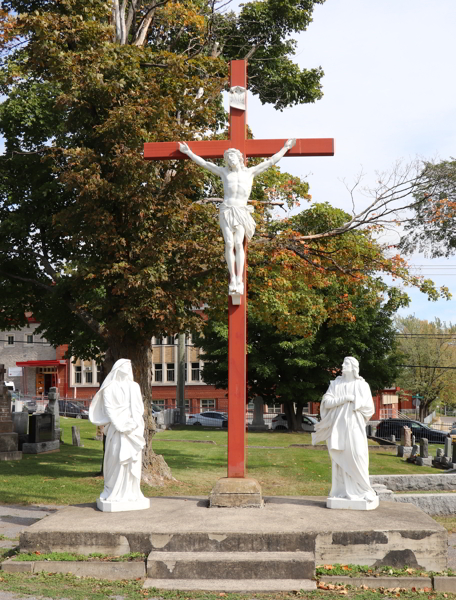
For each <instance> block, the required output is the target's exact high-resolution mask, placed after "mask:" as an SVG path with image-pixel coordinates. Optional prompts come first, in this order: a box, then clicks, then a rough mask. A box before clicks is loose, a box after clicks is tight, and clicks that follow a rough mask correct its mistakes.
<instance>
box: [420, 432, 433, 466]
mask: <svg viewBox="0 0 456 600" xmlns="http://www.w3.org/2000/svg"><path fill="white" fill-rule="evenodd" d="M416 464H417V465H418V466H420V467H432V456H429V440H428V439H427V438H421V441H420V455H419V456H418V457H417V459H416Z"/></svg>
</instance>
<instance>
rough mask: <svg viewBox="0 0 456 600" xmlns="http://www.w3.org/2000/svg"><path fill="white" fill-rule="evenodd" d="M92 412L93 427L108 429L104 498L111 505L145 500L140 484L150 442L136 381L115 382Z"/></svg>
mask: <svg viewBox="0 0 456 600" xmlns="http://www.w3.org/2000/svg"><path fill="white" fill-rule="evenodd" d="M92 405H93V403H92ZM90 408H91V411H90V420H91V421H92V423H95V425H104V426H105V427H104V432H105V435H106V445H105V458H104V464H103V470H104V490H103V492H102V493H101V495H100V498H101V499H102V500H108V501H110V502H132V501H136V500H139V499H142V498H144V496H143V494H142V492H141V489H140V482H141V457H142V449H143V448H144V446H145V444H146V442H145V439H144V418H143V414H144V405H143V401H142V397H141V391H140V388H139V385H138V384H137V383H135V382H133V381H116V380H114V381H113V382H112V383H111V384H110V385H109V386H107V387H106V389H104V390H103V392H102V395H101V398H100V399H99V400H98V401H97V402H96V404H95V406H93V408H92V406H91V407H90ZM132 422H133V423H134V425H135V428H134V429H133V430H132V431H129V432H125V427H126V426H128V429H129V428H130V426H131V424H132Z"/></svg>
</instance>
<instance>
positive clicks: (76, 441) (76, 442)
mask: <svg viewBox="0 0 456 600" xmlns="http://www.w3.org/2000/svg"><path fill="white" fill-rule="evenodd" d="M71 437H72V438H73V446H82V444H81V432H80V431H79V427H76V426H74V425H73V427H72V428H71Z"/></svg>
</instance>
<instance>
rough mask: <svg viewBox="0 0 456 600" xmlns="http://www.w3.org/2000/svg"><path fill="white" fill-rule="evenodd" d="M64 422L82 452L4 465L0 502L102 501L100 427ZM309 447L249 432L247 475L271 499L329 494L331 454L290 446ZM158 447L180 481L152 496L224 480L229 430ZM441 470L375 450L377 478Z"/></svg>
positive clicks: (305, 438)
mask: <svg viewBox="0 0 456 600" xmlns="http://www.w3.org/2000/svg"><path fill="white" fill-rule="evenodd" d="M60 421H61V426H62V428H63V430H64V438H63V439H64V440H65V441H67V442H69V441H71V426H72V425H73V426H74V425H76V426H77V427H79V428H80V433H81V442H82V443H83V444H84V447H82V448H78V447H76V446H72V445H70V444H69V443H66V444H63V445H62V446H61V448H60V452H52V453H49V454H38V455H31V454H28V455H27V454H24V455H23V459H22V460H21V461H5V462H3V461H2V462H0V503H2V504H45V505H50V504H78V503H84V502H94V501H95V500H96V499H97V497H98V495H99V494H100V492H101V490H102V489H103V479H102V477H101V476H100V465H101V460H102V443H101V442H99V441H96V440H94V439H93V438H94V437H95V426H94V425H92V424H91V423H90V422H88V421H86V420H75V419H70V418H65V417H61V419H60ZM174 440H183V441H174ZM195 440H196V441H209V442H215V444H201V443H194V441H195ZM310 443H311V439H310V434H301V433H275V432H273V433H271V432H269V433H268V432H265V433H249V434H248V435H247V444H248V446H249V448H248V458H247V470H248V475H249V476H251V477H255V478H256V479H258V481H259V482H260V483H261V486H262V489H263V493H264V494H265V495H266V496H268V495H277V496H293V495H303V496H306V495H308V496H325V495H326V494H327V493H328V491H329V488H330V482H331V472H330V459H329V456H328V453H327V451H326V450H316V449H313V448H299V447H297V448H290V445H291V444H310ZM153 447H154V450H155V452H157V453H158V454H162V455H163V456H164V458H165V460H166V462H167V463H168V465H169V466H170V467H171V470H172V473H173V475H174V477H175V478H176V480H177V481H176V482H171V483H168V484H166V485H164V486H162V487H158V488H152V487H148V486H144V488H143V491H144V493H145V495H146V496H167V495H176V496H185V495H193V496H200V495H201V496H207V495H208V494H209V492H210V491H211V489H212V487H213V485H214V483H215V481H216V480H217V479H219V478H220V477H225V476H226V460H227V432H226V431H220V430H212V429H207V428H196V427H187V428H185V427H183V428H179V429H176V430H173V431H164V432H161V433H159V434H157V435H156V436H155V437H154V439H153ZM435 472H436V471H435V470H433V469H431V468H428V467H422V468H419V467H416V466H415V465H412V464H409V463H404V462H403V461H401V460H400V459H399V458H397V457H396V456H392V455H391V454H380V453H375V452H371V453H370V473H371V474H401V473H435Z"/></svg>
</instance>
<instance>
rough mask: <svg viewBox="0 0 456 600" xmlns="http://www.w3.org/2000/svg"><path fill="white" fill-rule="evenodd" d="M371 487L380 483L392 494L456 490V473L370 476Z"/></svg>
mask: <svg viewBox="0 0 456 600" xmlns="http://www.w3.org/2000/svg"><path fill="white" fill-rule="evenodd" d="M369 479H370V483H371V485H372V484H374V483H381V484H383V485H386V487H387V488H388V489H389V490H393V492H407V491H413V490H417V491H418V490H424V491H425V490H429V491H433V490H456V473H450V472H447V473H436V474H433V473H430V474H426V473H424V474H422V473H417V474H416V475H371V476H370V477H369Z"/></svg>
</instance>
